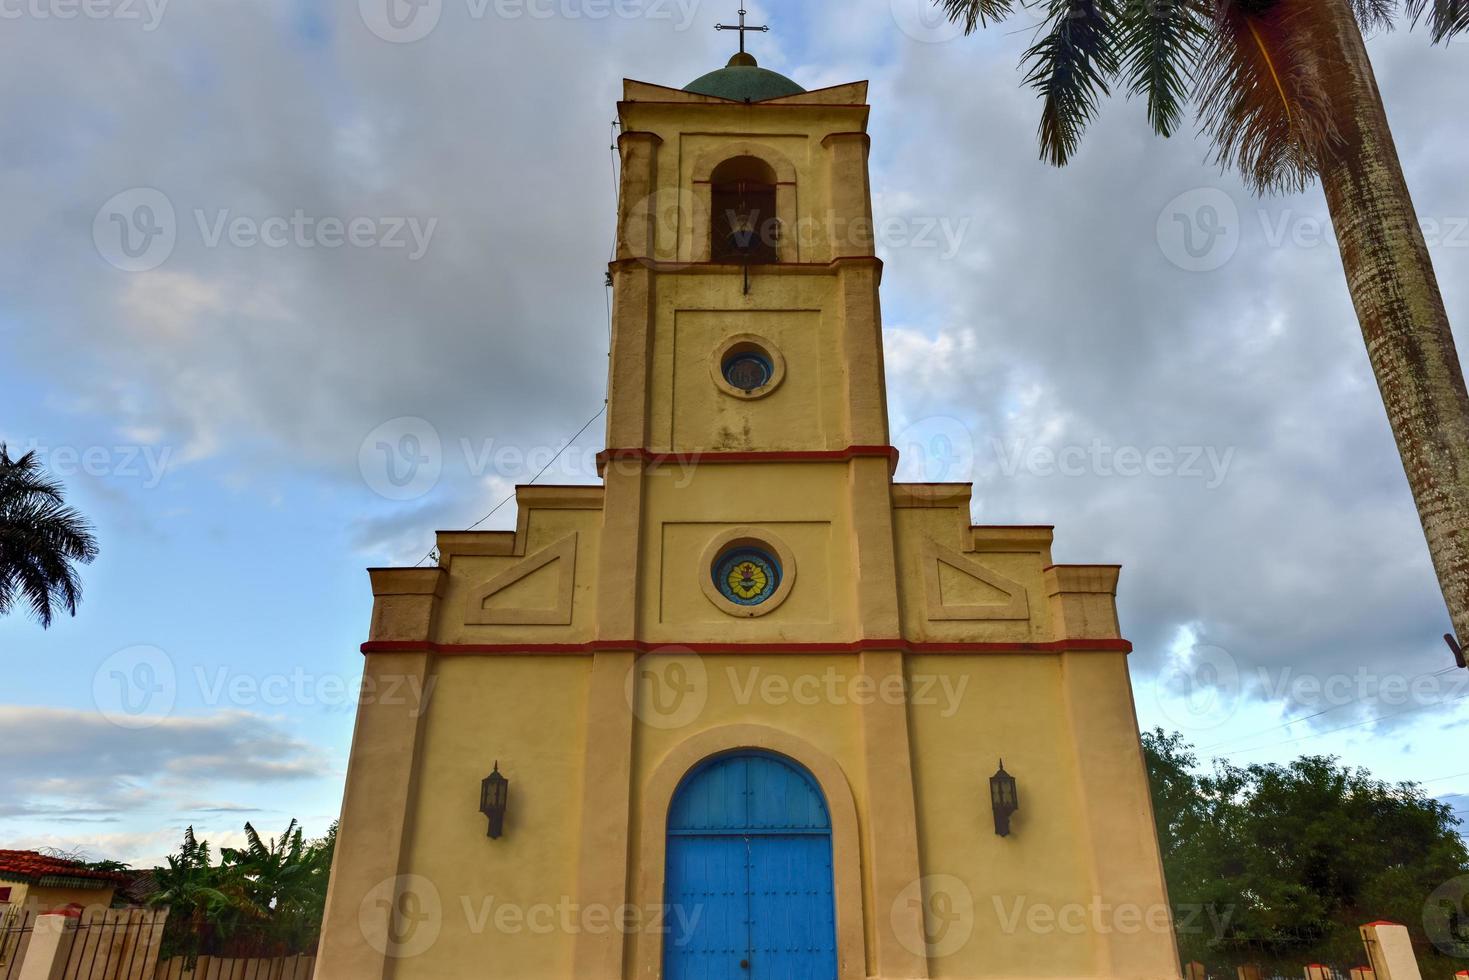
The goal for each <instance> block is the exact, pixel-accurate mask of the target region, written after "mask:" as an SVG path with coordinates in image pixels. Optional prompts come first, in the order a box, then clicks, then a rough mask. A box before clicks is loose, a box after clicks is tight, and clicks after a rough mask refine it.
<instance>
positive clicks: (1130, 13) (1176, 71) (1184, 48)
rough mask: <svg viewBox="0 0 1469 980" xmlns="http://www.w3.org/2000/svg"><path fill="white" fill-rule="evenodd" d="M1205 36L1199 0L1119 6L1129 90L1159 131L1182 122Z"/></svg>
mask: <svg viewBox="0 0 1469 980" xmlns="http://www.w3.org/2000/svg"><path fill="white" fill-rule="evenodd" d="M1359 2H1373V0H1359ZM1383 2H1391V0H1383ZM1208 36H1209V30H1208V10H1207V9H1206V8H1204V7H1202V6H1201V5H1200V3H1199V2H1198V0H1127V3H1126V5H1125V7H1124V8H1123V10H1122V18H1121V29H1120V31H1119V41H1118V48H1119V50H1121V51H1122V52H1123V54H1122V76H1123V78H1124V79H1126V81H1127V83H1128V95H1146V96H1147V99H1148V121H1149V122H1150V123H1151V124H1152V126H1153V129H1154V131H1155V132H1157V133H1159V134H1160V135H1162V136H1171V135H1173V133H1174V131H1175V130H1176V129H1177V128H1178V124H1179V123H1180V122H1181V121H1182V118H1183V108H1184V106H1185V105H1186V104H1187V102H1188V97H1189V89H1188V84H1189V82H1190V81H1191V79H1192V74H1193V66H1194V64H1195V62H1197V60H1198V57H1199V53H1200V52H1201V51H1202V50H1203V46H1204V43H1205V41H1207V39H1208Z"/></svg>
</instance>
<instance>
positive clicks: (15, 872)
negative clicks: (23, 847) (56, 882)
mask: <svg viewBox="0 0 1469 980" xmlns="http://www.w3.org/2000/svg"><path fill="white" fill-rule="evenodd" d="M0 878H8V879H9V880H11V881H17V880H19V881H27V882H30V883H32V884H34V883H35V882H38V881H40V880H41V879H43V878H72V879H77V878H81V879H87V880H91V881H97V882H110V883H113V884H118V883H121V882H123V881H126V880H127V879H128V876H127V875H125V874H120V873H119V872H116V871H98V870H97V869H95V868H89V867H87V866H86V865H85V864H83V863H82V862H80V861H70V860H67V859H66V858H54V857H47V856H46V855H45V854H40V853H38V852H36V851H6V850H0Z"/></svg>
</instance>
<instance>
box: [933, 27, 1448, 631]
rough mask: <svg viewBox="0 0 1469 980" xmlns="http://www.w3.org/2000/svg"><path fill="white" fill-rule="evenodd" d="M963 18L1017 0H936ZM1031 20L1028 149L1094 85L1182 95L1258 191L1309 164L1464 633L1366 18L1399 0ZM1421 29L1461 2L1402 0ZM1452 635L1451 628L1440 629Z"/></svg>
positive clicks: (1438, 431)
mask: <svg viewBox="0 0 1469 980" xmlns="http://www.w3.org/2000/svg"><path fill="white" fill-rule="evenodd" d="M935 2H936V3H938V4H939V5H940V6H941V7H942V8H943V9H944V11H945V13H946V14H947V15H948V16H949V17H950V18H951V19H952V20H953V21H954V22H956V23H962V24H963V26H964V29H965V33H971V32H973V31H974V30H976V29H977V28H979V27H981V26H986V25H988V24H989V23H991V22H995V21H1000V20H1003V19H1005V18H1006V17H1007V16H1009V15H1010V14H1012V13H1014V12H1015V11H1016V7H1017V0H935ZM1018 4H1019V6H1020V7H1022V8H1025V9H1028V10H1033V11H1036V12H1038V13H1039V15H1040V16H1041V18H1042V22H1041V26H1040V27H1039V28H1038V34H1037V38H1036V40H1035V42H1034V43H1033V44H1032V45H1031V46H1030V47H1029V48H1028V49H1027V50H1026V52H1025V54H1024V56H1023V58H1022V64H1023V66H1024V67H1025V69H1026V73H1025V82H1026V84H1028V85H1029V86H1030V87H1031V88H1033V89H1034V90H1035V91H1036V93H1037V95H1038V97H1039V98H1040V99H1041V103H1042V108H1041V122H1040V150H1041V156H1042V158H1043V159H1046V160H1048V161H1049V162H1051V163H1053V164H1055V165H1057V166H1061V165H1063V164H1065V163H1066V162H1067V161H1068V160H1070V159H1071V157H1072V156H1073V154H1074V153H1075V152H1076V149H1077V146H1078V144H1079V142H1080V139H1081V135H1082V132H1083V131H1084V130H1085V128H1086V125H1087V123H1089V122H1090V121H1091V119H1092V117H1093V116H1094V115H1095V113H1096V110H1097V103H1098V101H1099V97H1101V96H1105V95H1109V94H1111V92H1112V89H1113V88H1114V87H1116V88H1120V89H1123V90H1124V91H1125V92H1126V94H1128V95H1140V96H1144V97H1145V98H1146V100H1147V112H1148V121H1149V122H1150V124H1151V125H1152V127H1153V129H1154V130H1155V131H1156V132H1158V133H1159V134H1161V135H1163V136H1167V135H1170V134H1171V133H1173V132H1174V131H1176V130H1177V129H1178V127H1179V125H1180V124H1181V123H1182V121H1183V115H1184V109H1185V107H1186V106H1187V105H1188V103H1189V102H1190V101H1193V102H1194V103H1196V104H1197V106H1198V118H1199V121H1200V123H1201V125H1202V128H1203V130H1204V132H1205V134H1206V135H1207V136H1208V137H1209V138H1210V140H1211V142H1212V143H1213V145H1214V147H1215V149H1216V151H1217V160H1218V162H1219V163H1220V164H1221V165H1222V166H1224V167H1234V168H1236V169H1237V170H1239V171H1240V173H1241V174H1243V175H1244V177H1245V179H1246V181H1247V182H1248V183H1249V184H1250V185H1251V186H1252V188H1253V189H1255V190H1256V191H1257V192H1259V193H1268V192H1270V191H1275V190H1285V189H1303V188H1304V187H1305V186H1307V185H1308V184H1309V183H1310V182H1311V181H1312V180H1314V179H1315V178H1317V177H1319V178H1320V179H1321V183H1322V186H1323V189H1324V190H1325V192H1326V203H1327V207H1328V209H1329V210H1330V212H1331V220H1332V224H1333V225H1334V226H1335V229H1336V238H1337V243H1338V246H1339V247H1340V250H1341V257H1342V264H1343V266H1344V267H1345V270H1346V277H1347V288H1348V290H1349V291H1350V292H1351V295H1352V303H1353V305H1354V306H1355V307H1356V311H1357V319H1358V321H1359V322H1360V324H1361V328H1362V336H1363V339H1364V340H1365V341H1366V344H1367V356H1368V359H1369V361H1370V362H1371V364H1372V371H1373V373H1374V374H1375V375H1376V377H1377V384H1378V388H1379V390H1380V391H1381V393H1382V400H1383V404H1384V405H1385V407H1386V408H1387V417H1388V422H1389V424H1390V425H1391V426H1392V432H1393V437H1394V438H1395V439H1396V440H1397V446H1398V453H1399V455H1400V456H1401V457H1402V460H1403V469H1404V470H1405V471H1406V472H1407V476H1408V485H1409V486H1410V487H1411V488H1412V491H1413V499H1414V502H1415V503H1416V504H1417V507H1418V516H1419V519H1420V521H1421V522H1422V524H1423V533H1424V536H1425V537H1426V538H1427V539H1428V551H1429V554H1430V555H1431V556H1432V558H1433V564H1434V569H1435V571H1436V572H1437V573H1438V581H1439V586H1440V588H1441V589H1442V590H1443V595H1444V600H1445V602H1446V603H1447V604H1448V608H1449V617H1450V619H1451V621H1452V623H1453V627H1454V630H1455V631H1456V632H1457V634H1458V636H1459V639H1460V640H1461V641H1463V642H1465V643H1469V394H1466V392H1465V388H1464V374H1463V370H1462V369H1461V367H1460V365H1459V358H1458V354H1457V353H1456V351H1455V350H1454V337H1453V334H1452V332H1451V331H1450V329H1449V320H1448V314H1447V313H1446V312H1445V310H1444V304H1443V298H1442V297H1441V296H1440V294H1439V289H1438V280H1437V278H1436V277H1435V276H1434V272H1433V264H1432V262H1431V261H1430V260H1429V257H1428V247H1427V245H1426V244H1425V242H1424V239H1423V233H1422V230H1421V228H1420V227H1419V224H1418V221H1417V219H1416V217H1415V215H1414V211H1413V202H1412V199H1411V198H1410V197H1409V195H1408V186H1407V182H1406V181H1405V180H1404V179H1403V170H1402V166H1401V164H1400V163H1399V162H1398V154H1397V148H1396V147H1395V145H1394V144H1393V138H1392V132H1391V130H1390V129H1389V128H1388V123H1387V114H1386V112H1385V111H1384V109H1383V105H1382V97H1381V95H1380V94H1379V92H1378V90H1377V80H1376V78H1375V76H1374V75H1373V72H1372V64H1371V62H1370V61H1368V58H1367V49H1366V46H1365V45H1364V44H1363V42H1362V28H1363V27H1367V28H1384V29H1386V28H1390V27H1391V26H1392V23H1393V19H1394V16H1395V15H1396V14H1397V12H1398V11H1397V7H1396V3H1395V0H1018ZM1403 14H1404V15H1405V16H1406V17H1407V19H1408V20H1409V21H1410V22H1411V23H1412V24H1414V25H1416V24H1418V22H1419V21H1420V20H1425V19H1426V22H1427V24H1428V27H1429V31H1430V33H1431V35H1432V38H1433V41H1434V42H1435V43H1437V42H1440V41H1445V40H1448V39H1450V38H1452V37H1454V36H1455V35H1457V34H1459V33H1461V32H1464V31H1466V30H1469V0H1403ZM1451 645H1453V644H1452V640H1451Z"/></svg>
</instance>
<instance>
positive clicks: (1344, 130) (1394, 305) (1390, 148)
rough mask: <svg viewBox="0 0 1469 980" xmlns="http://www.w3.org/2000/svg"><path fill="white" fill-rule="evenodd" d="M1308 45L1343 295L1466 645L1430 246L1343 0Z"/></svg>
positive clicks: (1452, 433) (1463, 517) (1448, 411)
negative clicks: (1330, 138)
mask: <svg viewBox="0 0 1469 980" xmlns="http://www.w3.org/2000/svg"><path fill="white" fill-rule="evenodd" d="M1315 2H1319V3H1322V4H1323V5H1324V6H1325V7H1326V8H1329V12H1328V13H1327V23H1328V25H1329V30H1328V31H1327V32H1326V33H1327V36H1325V37H1320V36H1318V37H1315V38H1313V39H1312V42H1311V43H1312V44H1315V45H1323V46H1326V47H1327V48H1331V49H1334V50H1329V51H1325V50H1324V51H1322V54H1323V55H1327V56H1328V58H1329V60H1330V61H1332V62H1336V64H1338V65H1340V66H1341V69H1342V70H1339V71H1333V72H1331V73H1330V82H1329V84H1330V85H1331V91H1330V97H1331V100H1332V104H1333V108H1334V112H1335V116H1336V120H1337V124H1338V125H1339V126H1340V128H1341V137H1342V139H1341V142H1340V143H1339V144H1338V146H1337V147H1336V148H1335V149H1334V151H1333V153H1332V154H1331V157H1330V159H1327V160H1324V161H1322V167H1321V177H1322V186H1323V188H1324V189H1325V191H1326V203H1327V207H1328V208H1329V209H1330V211H1331V220H1332V224H1333V225H1334V226H1335V228H1336V238H1337V244H1338V246H1339V247H1340V249H1341V257H1342V265H1343V266H1344V267H1345V270H1346V275H1347V288H1348V289H1349V290H1350V291H1351V294H1352V303H1353V305H1354V306H1355V307H1356V310H1357V319H1358V320H1359V321H1360V322H1361V325H1362V337H1363V339H1364V340H1365V341H1366V342H1367V356H1368V359H1369V360H1370V361H1371V363H1372V372H1373V374H1374V375H1376V377H1377V385H1378V388H1379V389H1380V390H1381V392H1382V401H1383V404H1384V406H1385V407H1386V408H1387V419H1388V423H1389V424H1390V425H1391V426H1392V433H1393V437H1394V438H1395V439H1396V440H1397V445H1398V453H1399V455H1400V456H1401V457H1402V460H1403V469H1404V470H1405V471H1406V473H1407V476H1408V485H1409V486H1410V487H1411V488H1412V491H1413V500H1414V502H1415V503H1416V504H1417V506H1418V517H1419V520H1420V521H1422V523H1423V534H1424V536H1425V537H1426V538H1427V539H1428V551H1429V554H1430V555H1431V556H1432V557H1433V567H1434V569H1435V571H1436V572H1437V573H1438V581H1439V587H1440V588H1441V589H1442V590H1443V595H1444V601H1445V602H1446V603H1447V604H1448V608H1449V618H1450V619H1451V620H1452V622H1453V626H1454V631H1455V633H1457V634H1458V637H1459V639H1460V641H1461V642H1465V641H1469V394H1466V392H1465V389H1464V373H1463V369H1462V368H1461V367H1460V365H1459V357H1458V353H1457V352H1456V351H1455V350H1454V336H1453V333H1452V332H1451V331H1450V329H1449V318H1448V314H1447V313H1446V312H1445V310H1444V304H1443V297H1442V296H1441V295H1440V294H1439V289H1438V280H1437V278H1436V277H1435V276H1434V272H1433V263H1432V261H1431V260H1430V259H1429V257H1428V246H1427V245H1426V244H1425V242H1424V240H1423V232H1422V229H1421V227H1420V226H1419V223H1418V219H1417V217H1416V214H1415V212H1414V210H1413V201H1412V199H1411V198H1410V197H1409V195H1408V185H1407V182H1406V181H1405V180H1404V178H1403V169H1402V165H1401V164H1400V163H1399V161H1398V153H1397V148H1396V147H1395V146H1394V144H1393V138H1392V132H1391V130H1389V128H1388V124H1387V113H1386V112H1385V110H1384V109H1383V105H1382V96H1381V94H1380V93H1379V92H1378V89H1377V80H1376V78H1375V76H1374V75H1373V72H1372V64H1371V62H1370V61H1368V59H1367V48H1366V46H1365V45H1364V44H1363V43H1362V34H1361V31H1360V30H1359V29H1358V27H1357V23H1356V21H1355V19H1354V18H1353V17H1352V14H1351V11H1350V9H1349V6H1348V4H1347V2H1346V0H1315Z"/></svg>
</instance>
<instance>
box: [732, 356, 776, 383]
mask: <svg viewBox="0 0 1469 980" xmlns="http://www.w3.org/2000/svg"><path fill="white" fill-rule="evenodd" d="M774 374H775V367H774V365H772V364H771V363H770V358H768V357H766V356H765V355H764V354H759V353H756V352H755V351H742V352H740V353H738V354H733V355H731V356H730V357H729V358H727V359H726V360H725V362H724V380H726V381H728V382H729V383H730V384H731V385H733V386H734V387H736V388H738V389H740V390H741V391H754V390H755V389H756V388H761V387H764V386H765V385H766V384H769V383H770V378H771V376H772V375H774Z"/></svg>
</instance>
